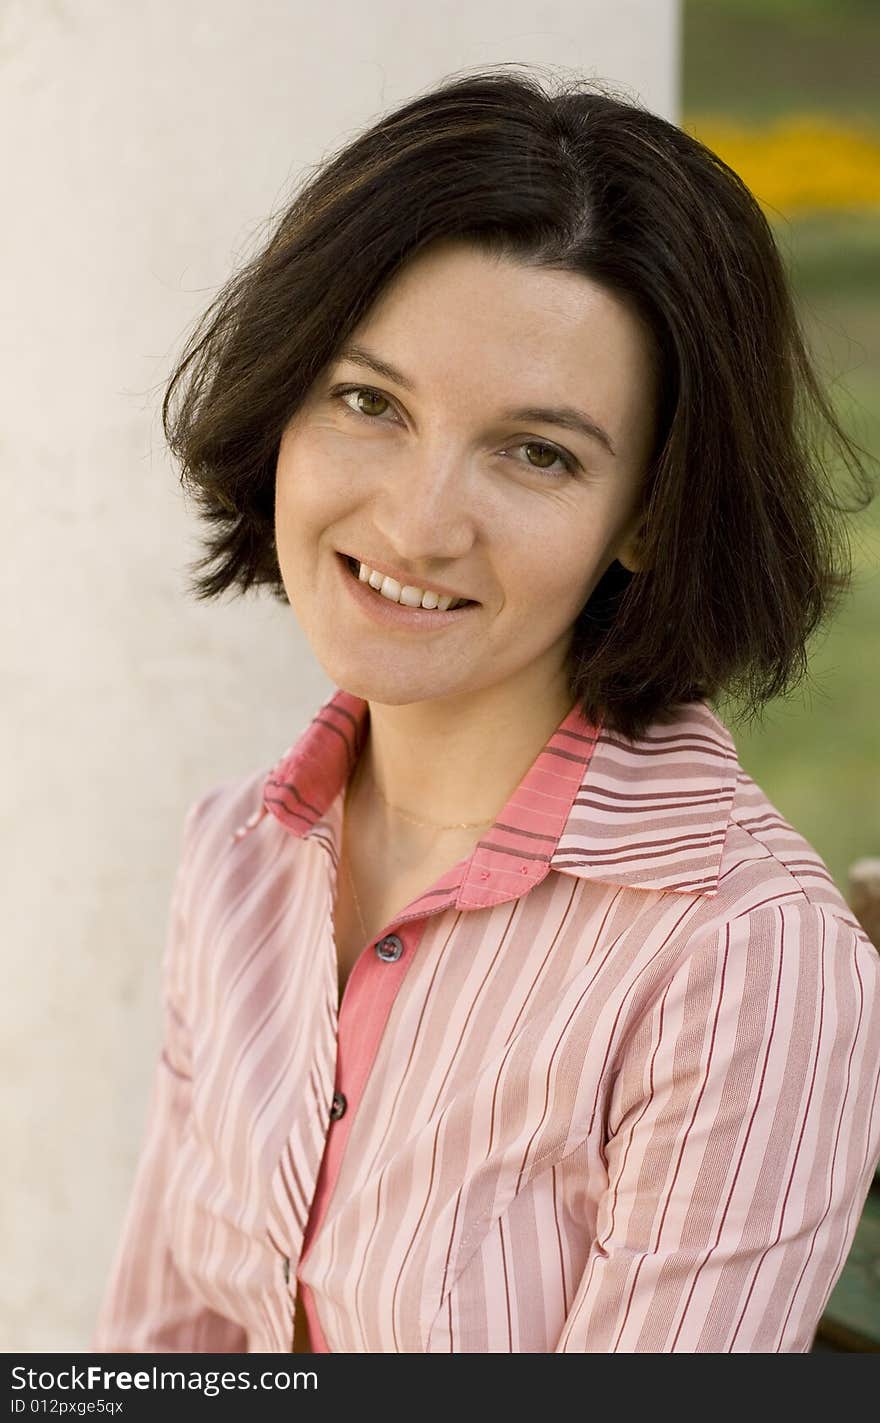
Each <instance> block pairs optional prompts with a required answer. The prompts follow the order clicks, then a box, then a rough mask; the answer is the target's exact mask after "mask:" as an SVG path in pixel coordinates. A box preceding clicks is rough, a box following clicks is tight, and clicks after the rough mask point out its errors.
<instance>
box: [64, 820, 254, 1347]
mask: <svg viewBox="0 0 880 1423" xmlns="http://www.w3.org/2000/svg"><path fill="white" fill-rule="evenodd" d="M197 809H198V803H196V804H195V805H193V806H192V807H191V808H190V810H189V812H188V813H187V816H186V821H185V824H184V830H183V849H182V853H181V859H180V865H179V868H178V871H177V876H176V879H175V884H174V889H173V893H172V897H171V908H170V915H169V927H168V937H167V943H166V949H165V955H164V958H163V963H162V991H163V1002H164V1028H163V1041H162V1048H161V1051H160V1053H159V1058H158V1061H157V1063H156V1065H155V1069H154V1073H153V1083H152V1090H151V1096H150V1104H149V1109H148V1114H147V1122H146V1128H145V1133H144V1139H143V1143H142V1146H141V1153H140V1158H139V1161H138V1166H137V1171H136V1175H135V1180H134V1186H133V1189H132V1194H131V1198H130V1201H129V1205H128V1211H127V1213H126V1217H125V1221H124V1223H123V1227H122V1234H121V1239H120V1241H119V1244H118V1246H117V1250H116V1256H115V1259H114V1262H113V1266H112V1269H111V1272H110V1278H109V1281H108V1284H107V1287H106V1290H105V1294H104V1299H103V1302H102V1305H101V1309H100V1312H99V1316H98V1321H97V1325H96V1328H95V1331H94V1334H93V1336H92V1340H91V1343H90V1348H91V1349H92V1350H93V1351H94V1352H96V1353H245V1352H246V1351H247V1336H246V1332H245V1330H244V1329H243V1328H242V1327H241V1326H240V1325H238V1324H235V1323H233V1322H232V1321H231V1320H228V1319H224V1318H223V1317H222V1316H221V1315H218V1314H217V1313H216V1312H215V1311H214V1310H212V1309H210V1308H209V1307H208V1306H207V1305H205V1304H204V1302H203V1301H202V1300H201V1299H200V1298H199V1297H198V1295H197V1294H196V1293H195V1292H194V1291H193V1290H192V1289H191V1288H190V1286H189V1285H188V1284H187V1282H186V1280H185V1279H184V1278H183V1276H182V1275H181V1273H180V1271H179V1270H178V1268H177V1265H176V1263H175V1260H174V1255H173V1253H172V1250H171V1247H170V1244H169V1227H170V1221H169V1217H168V1212H167V1209H166V1202H165V1196H166V1191H167V1187H168V1182H169V1179H170V1175H171V1172H172V1171H173V1169H174V1167H175V1164H176V1162H177V1160H178V1149H179V1145H180V1142H181V1140H182V1137H183V1133H184V1129H185V1125H186V1121H187V1116H188V1113H189V1109H190V1093H191V1090H192V1084H191V1078H190V1051H189V1034H188V1032H187V1028H186V1021H185V1016H184V1002H185V996H184V992H183V982H184V976H185V971H186V964H185V953H186V920H185V912H184V899H185V895H186V893H187V891H188V884H187V876H188V869H189V853H190V847H191V840H192V829H193V821H194V818H195V813H196V811H197Z"/></svg>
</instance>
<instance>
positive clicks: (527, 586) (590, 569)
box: [511, 527, 604, 623]
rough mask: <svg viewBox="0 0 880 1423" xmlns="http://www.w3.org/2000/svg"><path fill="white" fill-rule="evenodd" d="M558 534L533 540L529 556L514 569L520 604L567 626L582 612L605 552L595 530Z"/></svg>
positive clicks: (523, 558)
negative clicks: (528, 606)
mask: <svg viewBox="0 0 880 1423" xmlns="http://www.w3.org/2000/svg"><path fill="white" fill-rule="evenodd" d="M555 532H556V537H554V538H547V539H544V540H541V539H539V538H533V539H532V540H531V542H530V544H529V546H528V554H527V555H526V556H524V557H521V558H520V559H519V560H517V561H515V562H514V563H512V564H511V568H512V572H513V576H514V578H515V580H516V585H517V587H518V588H519V590H520V593H519V597H518V599H517V601H518V602H519V603H520V604H522V603H527V604H529V605H530V606H531V607H532V608H533V609H534V610H535V613H536V614H537V615H538V616H539V617H543V618H546V619H552V620H554V621H559V622H561V623H565V622H568V621H570V620H571V619H572V618H574V617H575V616H576V615H577V614H578V612H580V609H581V608H582V607H583V605H584V603H585V602H586V600H587V598H588V597H589V594H590V592H591V590H592V588H593V586H594V585H595V583H596V582H597V581H598V578H599V576H600V574H601V572H602V554H603V551H604V549H603V545H602V542H601V540H598V539H597V538H596V536H595V531H593V532H587V531H585V530H584V531H581V532H577V531H576V530H575V531H574V532H573V531H572V529H571V527H569V528H567V529H564V530H556V531H555Z"/></svg>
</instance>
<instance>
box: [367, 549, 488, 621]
mask: <svg viewBox="0 0 880 1423" xmlns="http://www.w3.org/2000/svg"><path fill="white" fill-rule="evenodd" d="M342 558H343V559H344V561H345V563H346V564H347V565H348V569H349V572H350V573H351V575H352V577H353V578H356V579H357V580H358V582H360V583H364V584H365V585H366V587H368V588H369V589H370V590H371V591H372V592H374V593H376V594H378V596H379V597H380V598H384V599H385V600H386V601H387V602H389V603H397V604H398V605H399V606H400V607H404V608H417V609H420V610H422V611H424V612H428V611H433V610H435V609H436V610H437V611H439V612H442V613H445V612H453V611H454V610H455V609H456V608H470V607H475V606H476V603H475V600H474V599H473V598H452V597H450V596H449V595H448V594H443V595H441V594H438V593H435V592H432V591H431V590H430V589H428V590H425V589H420V588H416V587H414V586H411V585H403V586H401V584H399V583H398V582H397V580H396V579H393V578H390V577H388V576H385V575H382V574H381V573H380V572H379V571H378V570H374V569H368V575H369V576H368V577H362V576H361V567H362V565H361V563H360V562H359V560H358V559H356V558H353V557H352V556H351V555H350V554H343V555H342ZM379 579H381V580H382V581H381V582H378V581H377V580H379ZM404 595H406V596H404ZM426 600H427V601H426Z"/></svg>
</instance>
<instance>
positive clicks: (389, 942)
mask: <svg viewBox="0 0 880 1423" xmlns="http://www.w3.org/2000/svg"><path fill="white" fill-rule="evenodd" d="M402 953H403V940H402V939H398V937H397V935H396V934H388V935H386V937H385V938H384V939H380V940H379V942H378V944H377V945H376V958H377V959H381V960H382V962H383V963H395V962H396V961H397V959H399V958H400V955H401V954H402Z"/></svg>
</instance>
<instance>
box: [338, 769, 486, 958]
mask: <svg viewBox="0 0 880 1423" xmlns="http://www.w3.org/2000/svg"><path fill="white" fill-rule="evenodd" d="M361 764H363V763H362V762H359V763H358V766H357V767H355V771H354V775H352V777H351V778H350V779H349V782H348V786H347V787H346V792H345V808H346V809H347V808H348V799H349V796H350V794H351V789H352V786H353V784H354V780H355V777H356V776H357V772H358V770H359V769H360V765H361ZM373 789H374V791H375V792H376V794H377V795H378V797H379V799H380V800H383V801H385V804H386V805H387V806H388V809H389V810H393V811H394V812H395V814H396V815H400V816H402V818H403V819H404V820H408V821H409V822H410V824H412V825H418V826H420V827H421V829H423V830H478V829H480V827H481V826H484V825H493V824H494V821H495V817H494V816H491V817H490V818H489V819H488V820H460V821H456V823H455V824H453V825H438V824H437V823H436V821H433V820H416V818H415V816H413V815H408V814H407V812H406V811H405V810H401V809H400V807H399V806H396V805H392V804H391V802H390V800H387V799H386V797H385V796H383V794H382V792H381V791H380V790H379V787H378V786H377V785H376V783H375V781H374V782H373ZM341 858H342V862H343V865H344V867H345V873H346V876H347V878H348V882H349V884H350V885H351V893H352V898H353V899H354V907H355V910H356V912H357V917H358V921H359V923H360V926H361V933H362V934H363V937H364V939H366V937H367V928H366V925H365V924H364V916H363V914H362V913H361V905H360V900H359V899H358V894H357V890H356V889H355V887H354V880H353V879H352V875H351V870H350V869H349V867H348V856H347V855H344V854H343V855H342V857H341Z"/></svg>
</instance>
